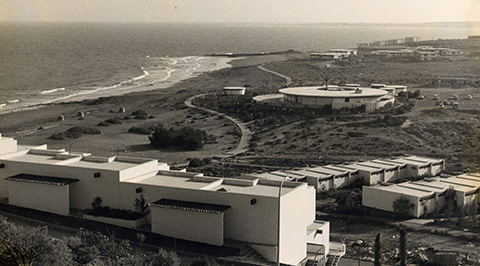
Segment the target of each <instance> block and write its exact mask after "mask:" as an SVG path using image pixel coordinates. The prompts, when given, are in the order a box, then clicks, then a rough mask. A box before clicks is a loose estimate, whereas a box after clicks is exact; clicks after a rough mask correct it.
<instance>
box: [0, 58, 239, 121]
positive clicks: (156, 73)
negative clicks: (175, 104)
mask: <svg viewBox="0 0 480 266" xmlns="http://www.w3.org/2000/svg"><path fill="white" fill-rule="evenodd" d="M230 60H231V59H230V58H224V57H205V56H187V57H151V56H148V57H146V60H145V66H142V67H141V71H142V74H141V75H139V76H135V77H132V78H128V79H126V80H119V81H117V82H114V83H113V84H111V85H106V86H88V84H87V85H86V86H85V85H83V86H79V85H74V84H72V85H66V86H65V87H61V88H55V89H47V90H42V91H40V92H38V91H37V93H36V94H35V93H32V94H30V95H24V96H23V97H22V99H18V100H10V101H8V102H6V103H1V102H0V113H5V112H7V111H8V112H10V111H15V110H19V109H23V108H26V107H29V106H35V105H42V104H51V103H60V102H74V101H83V100H87V99H96V98H99V97H108V96H118V95H123V94H126V93H131V92H138V91H146V90H154V89H166V88H168V87H169V86H172V85H173V84H175V83H177V82H179V81H181V80H184V79H188V78H192V77H195V76H197V75H198V74H200V73H203V72H208V71H213V70H218V69H221V68H225V67H229V65H228V62H229V61H230ZM32 92H33V91H32Z"/></svg>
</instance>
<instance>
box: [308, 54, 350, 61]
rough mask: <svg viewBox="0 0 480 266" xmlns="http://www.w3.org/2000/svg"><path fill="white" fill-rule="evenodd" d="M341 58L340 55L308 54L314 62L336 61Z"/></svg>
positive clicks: (341, 55)
mask: <svg viewBox="0 0 480 266" xmlns="http://www.w3.org/2000/svg"><path fill="white" fill-rule="evenodd" d="M343 57H344V55H343V54H340V53H310V58H311V59H314V60H337V59H340V58H343Z"/></svg>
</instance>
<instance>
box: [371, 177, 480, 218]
mask: <svg viewBox="0 0 480 266" xmlns="http://www.w3.org/2000/svg"><path fill="white" fill-rule="evenodd" d="M448 190H453V192H454V198H455V201H456V204H457V206H459V207H463V206H465V204H468V203H469V202H474V201H475V202H477V203H479V202H480V195H479V191H480V173H473V174H462V175H459V176H446V175H442V176H438V177H433V178H425V179H424V180H420V181H413V182H403V183H398V184H392V183H382V184H379V185H376V186H364V187H363V190H362V204H363V205H364V206H366V207H370V208H374V209H379V210H383V211H388V212H394V208H393V202H394V201H395V200H397V199H398V198H399V197H406V198H407V199H408V200H409V201H410V203H411V204H413V209H412V210H411V213H410V214H411V215H412V216H414V217H421V216H423V215H427V214H430V213H432V212H435V211H438V210H440V209H442V208H443V207H444V206H445V204H446V202H447V199H446V197H448V196H449V194H448V193H447V191H448Z"/></svg>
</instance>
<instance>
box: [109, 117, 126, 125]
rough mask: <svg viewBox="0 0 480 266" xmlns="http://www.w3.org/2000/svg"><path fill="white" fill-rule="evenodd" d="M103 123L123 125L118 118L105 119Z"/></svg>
mask: <svg viewBox="0 0 480 266" xmlns="http://www.w3.org/2000/svg"><path fill="white" fill-rule="evenodd" d="M105 122H107V123H109V124H117V125H121V124H123V123H122V121H121V119H120V118H118V117H115V118H110V119H107V120H105Z"/></svg>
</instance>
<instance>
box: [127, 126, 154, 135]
mask: <svg viewBox="0 0 480 266" xmlns="http://www.w3.org/2000/svg"><path fill="white" fill-rule="evenodd" d="M153 131H154V129H153V128H152V127H131V128H130V129H128V133H134V134H142V135H150V134H152V133H153Z"/></svg>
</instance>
